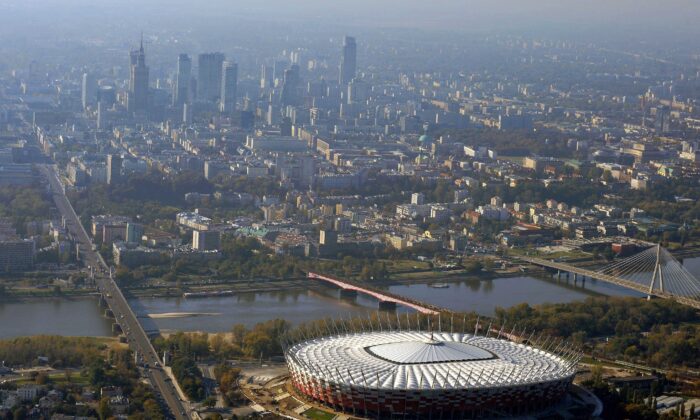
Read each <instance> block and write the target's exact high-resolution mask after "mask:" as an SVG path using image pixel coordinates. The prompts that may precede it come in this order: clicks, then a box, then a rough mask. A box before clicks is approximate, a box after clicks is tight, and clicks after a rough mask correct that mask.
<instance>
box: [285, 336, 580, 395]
mask: <svg viewBox="0 0 700 420" xmlns="http://www.w3.org/2000/svg"><path fill="white" fill-rule="evenodd" d="M286 355H287V359H288V362H289V364H290V368H292V369H298V370H300V371H301V372H303V373H305V374H309V375H311V376H314V377H316V378H319V379H323V380H326V381H329V382H333V383H338V384H345V385H354V386H364V387H374V388H387V389H438V388H444V389H454V388H488V387H498V386H506V385H510V386H512V385H519V384H527V383H539V382H547V381H558V380H562V379H565V378H568V377H570V376H571V375H573V374H574V372H575V365H576V357H565V355H562V354H560V355H557V354H554V353H549V352H545V351H542V350H539V349H536V348H533V347H530V346H527V345H524V344H518V343H514V342H511V341H507V340H502V339H497V338H494V337H482V336H474V335H471V334H465V333H446V332H436V333H431V332H419V331H384V332H364V333H354V334H346V335H335V336H329V337H324V338H317V339H311V340H308V341H303V342H301V343H298V344H296V345H293V346H292V347H290V348H289V349H288V350H287V352H286Z"/></svg>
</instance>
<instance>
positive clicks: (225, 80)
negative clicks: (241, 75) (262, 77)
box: [219, 61, 238, 115]
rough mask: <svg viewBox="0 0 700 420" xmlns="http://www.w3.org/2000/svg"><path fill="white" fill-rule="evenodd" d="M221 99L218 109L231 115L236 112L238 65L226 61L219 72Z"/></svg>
mask: <svg viewBox="0 0 700 420" xmlns="http://www.w3.org/2000/svg"><path fill="white" fill-rule="evenodd" d="M221 77H222V79H221V99H220V100H219V109H220V111H221V112H223V113H227V114H229V115H231V113H233V111H235V110H236V91H237V90H238V64H236V63H233V62H231V61H226V62H224V64H223V69H222V71H221Z"/></svg>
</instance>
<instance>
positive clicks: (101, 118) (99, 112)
mask: <svg viewBox="0 0 700 420" xmlns="http://www.w3.org/2000/svg"><path fill="white" fill-rule="evenodd" d="M103 112H104V111H103V109H102V101H100V102H98V103H97V129H98V130H101V129H103V128H104V124H105V123H104V114H103Z"/></svg>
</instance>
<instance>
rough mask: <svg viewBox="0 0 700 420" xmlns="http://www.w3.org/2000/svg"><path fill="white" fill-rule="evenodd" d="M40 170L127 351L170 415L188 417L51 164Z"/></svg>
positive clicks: (156, 355)
mask: <svg viewBox="0 0 700 420" xmlns="http://www.w3.org/2000/svg"><path fill="white" fill-rule="evenodd" d="M40 168H41V171H42V172H43V173H44V175H45V176H46V178H47V179H48V180H49V183H50V185H51V191H52V196H53V200H54V203H55V204H56V207H57V208H58V210H59V211H60V212H61V215H62V216H63V217H64V218H65V220H66V229H67V230H68V231H69V232H70V234H71V235H72V236H73V237H74V238H75V240H76V241H77V242H78V243H79V244H80V256H81V259H82V261H83V262H84V264H85V266H88V267H91V268H92V269H93V270H94V274H95V284H96V285H97V289H98V291H100V292H101V293H102V295H103V297H104V299H105V301H106V302H107V305H108V306H109V308H110V309H111V310H112V312H113V314H114V318H115V321H116V322H117V323H118V324H119V326H120V327H121V329H122V331H123V333H124V334H125V335H126V338H127V341H128V343H129V346H130V348H131V349H132V350H133V351H135V352H137V354H138V355H139V356H140V358H141V360H142V361H143V363H144V367H146V372H147V376H148V378H149V379H150V381H151V383H152V385H153V386H154V388H155V390H156V391H157V392H158V393H159V394H160V396H161V397H162V398H163V400H164V402H165V404H166V405H167V406H168V408H169V410H170V412H171V415H172V417H173V418H176V419H187V418H190V416H188V414H187V412H186V411H185V408H184V406H183V404H182V402H181V401H180V398H179V396H178V394H177V391H176V390H175V387H174V386H173V384H172V381H171V379H170V378H169V377H168V375H167V374H166V373H165V372H164V371H163V369H162V368H161V367H160V360H159V357H158V354H157V353H156V350H155V349H154V348H153V345H152V344H151V341H150V340H149V339H148V335H147V334H146V332H145V331H144V330H143V327H142V326H141V324H140V323H139V321H138V319H137V318H136V314H134V312H133V311H132V310H131V307H130V306H129V303H128V302H127V300H126V298H125V297H124V295H123V294H122V292H121V290H120V289H119V287H118V286H117V284H116V282H115V281H114V280H113V279H112V278H111V276H110V275H109V267H108V266H107V264H106V263H105V262H104V260H103V259H102V256H101V255H100V254H99V253H98V252H97V251H96V250H95V249H94V248H93V247H94V244H93V243H92V241H91V239H90V237H89V236H88V234H87V232H86V231H85V228H84V227H83V225H82V224H81V223H80V219H79V218H78V215H77V214H76V213H75V210H74V209H73V206H72V205H71V203H70V202H69V201H68V198H67V197H66V195H65V193H64V191H63V185H62V184H61V182H60V180H59V178H58V174H57V173H56V170H55V168H54V167H53V166H51V165H40Z"/></svg>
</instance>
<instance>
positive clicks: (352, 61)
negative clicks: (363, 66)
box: [339, 36, 357, 85]
mask: <svg viewBox="0 0 700 420" xmlns="http://www.w3.org/2000/svg"><path fill="white" fill-rule="evenodd" d="M356 73H357V44H356V43H355V38H353V37H351V36H346V37H345V40H344V41H343V57H342V59H341V61H340V79H339V80H340V83H341V84H343V85H347V84H348V83H350V81H351V80H352V79H354V78H355V74H356Z"/></svg>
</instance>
